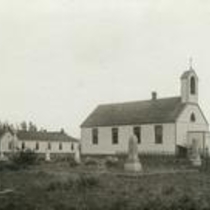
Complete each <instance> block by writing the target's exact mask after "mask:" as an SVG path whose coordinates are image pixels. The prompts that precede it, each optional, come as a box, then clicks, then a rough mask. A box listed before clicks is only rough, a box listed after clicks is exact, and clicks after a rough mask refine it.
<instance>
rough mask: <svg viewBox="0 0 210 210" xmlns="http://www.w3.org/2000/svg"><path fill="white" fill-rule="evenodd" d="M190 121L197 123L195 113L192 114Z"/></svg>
mask: <svg viewBox="0 0 210 210" xmlns="http://www.w3.org/2000/svg"><path fill="white" fill-rule="evenodd" d="M190 121H191V122H195V121H196V118H195V114H194V113H192V114H191V115H190Z"/></svg>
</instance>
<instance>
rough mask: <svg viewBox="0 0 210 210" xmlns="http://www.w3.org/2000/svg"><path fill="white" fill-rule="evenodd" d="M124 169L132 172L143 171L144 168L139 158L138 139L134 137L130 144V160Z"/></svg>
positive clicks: (130, 139)
mask: <svg viewBox="0 0 210 210" xmlns="http://www.w3.org/2000/svg"><path fill="white" fill-rule="evenodd" d="M124 169H125V170H126V171H131V172H140V171H142V166H141V163H140V161H139V157H138V143H137V137H136V136H135V135H132V136H131V137H130V138H129V142H128V158H127V160H126V162H125V164H124Z"/></svg>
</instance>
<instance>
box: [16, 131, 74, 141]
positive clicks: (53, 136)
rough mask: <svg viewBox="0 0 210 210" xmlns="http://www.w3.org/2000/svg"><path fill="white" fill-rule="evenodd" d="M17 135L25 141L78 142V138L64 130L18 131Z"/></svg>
mask: <svg viewBox="0 0 210 210" xmlns="http://www.w3.org/2000/svg"><path fill="white" fill-rule="evenodd" d="M17 137H18V139H19V140H25V141H60V142H64V141H65V142H78V139H75V138H73V137H71V136H69V135H67V134H66V133H63V132H47V131H18V132H17Z"/></svg>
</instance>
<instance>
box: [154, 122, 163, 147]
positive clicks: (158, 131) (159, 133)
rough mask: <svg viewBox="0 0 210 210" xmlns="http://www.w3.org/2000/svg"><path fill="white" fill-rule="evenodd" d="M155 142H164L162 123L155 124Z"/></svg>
mask: <svg viewBox="0 0 210 210" xmlns="http://www.w3.org/2000/svg"><path fill="white" fill-rule="evenodd" d="M155 143H156V144H162V143H163V126H162V125H156V126H155Z"/></svg>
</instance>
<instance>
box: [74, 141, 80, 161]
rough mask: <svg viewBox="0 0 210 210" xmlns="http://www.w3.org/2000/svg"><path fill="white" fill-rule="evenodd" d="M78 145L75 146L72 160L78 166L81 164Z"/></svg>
mask: <svg viewBox="0 0 210 210" xmlns="http://www.w3.org/2000/svg"><path fill="white" fill-rule="evenodd" d="M79 147H80V145H79V144H76V147H75V152H74V160H75V162H76V163H78V164H80V163H81V158H80V148H79Z"/></svg>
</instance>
